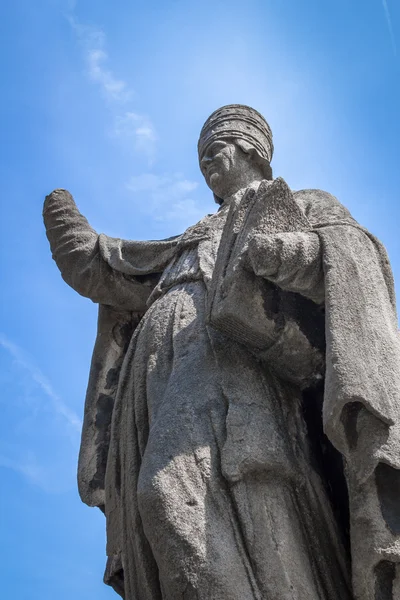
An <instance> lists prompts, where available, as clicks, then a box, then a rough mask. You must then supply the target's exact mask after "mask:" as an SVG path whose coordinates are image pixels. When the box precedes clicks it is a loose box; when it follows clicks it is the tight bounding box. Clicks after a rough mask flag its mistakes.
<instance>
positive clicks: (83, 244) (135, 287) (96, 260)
mask: <svg viewBox="0 0 400 600" xmlns="http://www.w3.org/2000/svg"><path fill="white" fill-rule="evenodd" d="M43 218H44V223H45V227H46V234H47V238H48V240H49V242H50V247H51V251H52V255H53V259H54V260H55V262H56V263H57V266H58V268H59V269H60V271H61V275H62V277H63V279H64V280H65V281H66V282H67V283H68V285H70V286H71V287H72V288H73V289H74V290H75V291H77V292H78V293H79V294H81V295H82V296H86V297H87V298H90V299H91V300H92V301H93V302H96V303H99V304H106V305H108V306H112V307H114V308H118V309H124V310H130V311H134V312H144V311H145V309H146V301H147V298H148V297H149V295H150V292H151V289H152V286H151V285H150V283H151V279H150V281H148V280H145V281H144V282H143V281H142V280H140V279H138V278H136V277H135V276H132V275H129V274H126V273H124V272H122V271H121V270H117V269H115V268H113V267H112V266H111V265H110V264H109V262H107V260H106V259H105V258H104V257H103V256H102V252H101V247H100V240H101V238H103V240H102V245H103V246H107V236H103V235H102V236H101V238H100V236H99V235H98V234H97V233H96V231H95V230H94V229H93V228H92V227H91V226H90V225H89V223H88V221H87V220H86V219H85V217H84V216H83V215H82V214H81V213H80V212H79V210H78V208H77V206H76V204H75V202H74V199H73V197H72V196H71V194H70V193H69V192H68V191H66V190H62V189H58V190H54V191H53V192H52V193H51V194H50V195H49V196H47V197H46V200H45V203H44V208H43ZM104 238H106V239H104ZM111 239H112V238H111ZM108 245H110V246H112V247H115V243H110V244H108Z"/></svg>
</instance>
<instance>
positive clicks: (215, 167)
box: [200, 140, 249, 198]
mask: <svg viewBox="0 0 400 600" xmlns="http://www.w3.org/2000/svg"><path fill="white" fill-rule="evenodd" d="M248 167H249V164H248V156H247V155H246V154H245V153H244V152H243V151H242V150H241V149H240V148H239V147H238V146H237V145H236V144H235V143H234V142H230V141H227V140H215V141H214V142H212V144H210V145H209V146H208V147H207V148H206V150H205V152H204V154H203V156H202V157H201V160H200V169H201V172H202V173H203V175H204V178H205V180H206V183H207V185H208V187H209V188H211V190H212V191H213V192H214V194H215V195H216V196H218V197H219V198H228V197H229V196H230V195H232V194H234V193H235V192H236V191H237V190H238V189H239V188H240V183H239V182H240V181H241V180H242V179H243V175H244V174H245V172H246V170H248ZM238 186H239V187H238Z"/></svg>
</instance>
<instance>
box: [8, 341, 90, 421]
mask: <svg viewBox="0 0 400 600" xmlns="http://www.w3.org/2000/svg"><path fill="white" fill-rule="evenodd" d="M0 346H1V347H2V348H4V350H6V351H7V352H8V354H9V355H10V356H11V357H12V359H13V360H14V362H15V363H16V364H17V365H18V366H19V367H20V368H22V369H23V370H24V371H26V372H27V373H28V375H29V376H30V378H31V379H32V381H33V382H34V383H36V384H37V385H38V386H39V388H40V389H41V390H42V392H44V394H45V396H46V397H47V398H48V400H50V402H51V408H52V409H53V411H54V412H55V413H56V414H57V415H58V416H60V417H62V418H63V419H65V422H66V423H67V424H68V425H69V426H70V427H71V428H72V429H73V430H75V431H77V432H80V431H81V428H82V421H81V419H80V418H79V417H78V415H77V414H76V413H75V412H74V411H73V410H71V409H70V408H69V407H68V406H67V405H66V404H65V403H64V402H63V400H62V399H61V398H60V397H59V396H58V395H57V394H56V392H55V391H54V390H53V388H52V386H51V384H50V382H49V381H48V379H47V378H46V376H45V375H44V374H43V373H42V371H41V370H40V369H39V368H38V367H37V366H36V365H34V364H33V363H32V361H31V360H30V359H29V358H28V357H27V355H26V353H25V352H24V351H23V350H22V348H20V347H19V346H17V345H16V344H14V343H13V342H11V341H10V340H9V339H8V338H7V337H6V336H5V335H3V334H1V333H0Z"/></svg>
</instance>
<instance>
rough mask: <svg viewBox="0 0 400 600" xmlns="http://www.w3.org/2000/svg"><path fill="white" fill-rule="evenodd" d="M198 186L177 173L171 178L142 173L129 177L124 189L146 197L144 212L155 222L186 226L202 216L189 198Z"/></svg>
mask: <svg viewBox="0 0 400 600" xmlns="http://www.w3.org/2000/svg"><path fill="white" fill-rule="evenodd" d="M198 185H199V184H198V182H197V181H191V180H189V179H185V178H184V177H183V176H182V174H180V173H176V174H174V175H172V176H171V175H156V174H154V173H143V174H142V175H138V176H136V177H132V178H131V179H130V181H129V182H128V183H127V184H126V187H127V189H128V190H129V191H131V192H133V193H135V194H145V195H146V202H145V203H144V204H143V210H144V211H145V212H146V213H147V214H151V215H152V216H153V217H154V218H155V219H156V220H157V221H167V220H168V221H169V220H177V221H181V222H182V221H184V222H185V223H186V222H187V224H189V223H193V221H196V220H198V219H200V218H201V217H203V216H204V210H202V209H201V208H200V207H198V206H197V204H196V202H195V200H194V199H193V198H192V197H191V195H192V193H193V192H194V191H195V190H196V189H197V187H198Z"/></svg>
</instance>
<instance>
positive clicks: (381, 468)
mask: <svg viewBox="0 0 400 600" xmlns="http://www.w3.org/2000/svg"><path fill="white" fill-rule="evenodd" d="M375 481H376V486H377V488H378V498H379V503H380V506H381V511H382V516H383V518H384V519H385V522H386V524H387V526H388V527H389V529H390V531H391V532H392V533H393V534H394V535H399V534H400V470H399V469H394V468H393V467H390V466H389V465H386V464H384V463H379V465H378V466H377V467H376V469H375Z"/></svg>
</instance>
